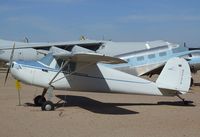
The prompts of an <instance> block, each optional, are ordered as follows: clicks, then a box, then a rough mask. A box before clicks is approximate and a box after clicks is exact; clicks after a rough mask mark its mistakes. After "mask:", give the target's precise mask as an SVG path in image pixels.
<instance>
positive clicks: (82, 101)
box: [25, 95, 195, 115]
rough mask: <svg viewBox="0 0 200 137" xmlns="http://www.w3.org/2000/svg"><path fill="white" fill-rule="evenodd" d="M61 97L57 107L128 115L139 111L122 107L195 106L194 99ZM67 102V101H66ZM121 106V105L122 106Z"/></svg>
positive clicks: (58, 96) (27, 104)
mask: <svg viewBox="0 0 200 137" xmlns="http://www.w3.org/2000/svg"><path fill="white" fill-rule="evenodd" d="M56 97H57V98H59V99H60V101H59V102H57V103H56V104H55V106H56V108H60V107H74V106H77V107H80V108H83V109H86V110H88V111H91V112H94V113H99V114H112V115H128V114H138V113H139V112H136V111H132V110H128V109H125V108H121V107H122V106H161V105H169V106H184V107H194V106H195V105H194V104H192V103H193V102H192V101H189V104H187V105H185V104H184V103H183V102H182V101H172V102H170V101H160V102H157V103H104V102H100V101H97V100H94V99H91V98H88V97H83V96H72V95H56ZM64 102H65V103H64ZM25 104H26V106H32V107H33V106H35V105H34V104H32V103H25ZM120 106H121V107H120Z"/></svg>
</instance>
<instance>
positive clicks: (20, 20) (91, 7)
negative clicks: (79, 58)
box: [0, 0, 200, 47]
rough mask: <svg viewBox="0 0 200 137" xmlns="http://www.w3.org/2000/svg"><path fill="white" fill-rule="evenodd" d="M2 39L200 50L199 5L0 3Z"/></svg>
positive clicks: (186, 0) (147, 0)
mask: <svg viewBox="0 0 200 137" xmlns="http://www.w3.org/2000/svg"><path fill="white" fill-rule="evenodd" d="M0 18H1V19H0V27H1V28H0V38H3V39H11V40H22V39H23V38H24V37H25V36H26V37H28V38H29V39H30V41H31V42H37V41H69V40H77V39H79V37H80V35H85V36H86V37H87V38H89V39H97V40H101V39H102V38H103V37H104V38H105V39H107V40H108V39H112V40H113V41H150V40H160V39H162V40H167V41H170V42H175V43H179V44H182V43H183V42H187V44H188V46H199V47H200V1H199V0H0Z"/></svg>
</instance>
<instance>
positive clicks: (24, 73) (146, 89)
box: [10, 48, 191, 111]
mask: <svg viewBox="0 0 200 137" xmlns="http://www.w3.org/2000/svg"><path fill="white" fill-rule="evenodd" d="M13 49H14V48H13ZM13 51H14V50H13ZM12 54H13V52H12ZM12 54H11V55H12ZM10 63H11V64H12V65H11V73H12V75H13V77H14V78H15V79H17V80H19V81H21V82H23V83H26V84H29V85H34V86H39V87H42V88H44V90H43V93H42V94H41V95H39V96H37V97H35V98H34V103H35V105H37V106H41V109H42V110H45V111H49V110H54V108H55V105H54V103H53V102H51V98H52V94H53V90H54V89H56V90H70V91H86V92H106V93H128V94H145V95H157V96H178V97H179V98H181V97H180V96H179V95H181V94H185V93H187V92H188V91H189V87H190V80H191V72H190V67H189V64H188V62H187V61H186V60H185V59H183V58H171V59H169V60H168V61H167V63H166V64H165V66H164V68H163V70H162V72H161V74H160V75H159V77H158V79H157V80H156V82H152V81H149V80H145V79H142V78H139V77H137V76H134V75H131V74H128V73H125V72H122V71H119V70H116V69H114V66H115V65H116V64H121V63H123V64H126V61H124V60H122V59H119V58H116V57H111V56H106V55H104V54H99V53H92V52H90V53H89V52H79V51H73V52H69V53H67V52H65V53H64V52H63V53H60V52H59V53H55V54H48V55H47V56H45V57H44V58H43V59H41V60H39V61H14V62H13V61H12V56H11V60H10ZM105 64H112V65H113V67H112V68H111V67H108V66H106V65H105ZM45 95H46V96H47V100H46V98H45ZM181 99H182V100H183V103H186V104H187V103H188V102H187V101H185V100H184V99H183V98H181Z"/></svg>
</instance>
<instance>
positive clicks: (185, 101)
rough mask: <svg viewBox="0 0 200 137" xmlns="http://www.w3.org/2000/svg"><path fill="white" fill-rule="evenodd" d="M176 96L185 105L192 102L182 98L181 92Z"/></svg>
mask: <svg viewBox="0 0 200 137" xmlns="http://www.w3.org/2000/svg"><path fill="white" fill-rule="evenodd" d="M176 96H177V97H178V98H179V99H181V100H182V101H183V104H184V105H189V103H191V102H190V101H187V100H185V99H184V98H182V97H181V96H180V95H179V94H177V95H176Z"/></svg>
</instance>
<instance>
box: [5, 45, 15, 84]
mask: <svg viewBox="0 0 200 137" xmlns="http://www.w3.org/2000/svg"><path fill="white" fill-rule="evenodd" d="M14 50H15V43H14V45H13V48H12V51H11V54H10V61H9V67H8V70H7V72H6V77H5V81H4V86H5V85H6V81H7V79H8V74H9V72H10V68H11V66H12V62H13V56H14Z"/></svg>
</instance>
